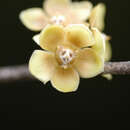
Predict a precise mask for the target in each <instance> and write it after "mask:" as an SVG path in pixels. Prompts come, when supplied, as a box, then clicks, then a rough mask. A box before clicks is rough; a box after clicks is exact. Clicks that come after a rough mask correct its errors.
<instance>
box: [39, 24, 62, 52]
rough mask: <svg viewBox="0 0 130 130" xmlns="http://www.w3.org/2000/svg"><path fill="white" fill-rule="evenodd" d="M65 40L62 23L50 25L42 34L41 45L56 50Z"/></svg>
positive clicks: (46, 48)
mask: <svg viewBox="0 0 130 130" xmlns="http://www.w3.org/2000/svg"><path fill="white" fill-rule="evenodd" d="M63 40H64V29H63V27H62V26H60V25H48V26H47V27H45V28H44V30H43V31H42V32H41V34H40V46H41V47H42V48H43V49H45V50H49V51H55V49H56V47H57V45H58V44H60V43H61V42H63Z"/></svg>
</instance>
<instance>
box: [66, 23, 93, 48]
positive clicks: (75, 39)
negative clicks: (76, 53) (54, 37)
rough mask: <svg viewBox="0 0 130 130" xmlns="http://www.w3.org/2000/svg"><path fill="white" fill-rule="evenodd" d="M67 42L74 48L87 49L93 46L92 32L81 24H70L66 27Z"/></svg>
mask: <svg viewBox="0 0 130 130" xmlns="http://www.w3.org/2000/svg"><path fill="white" fill-rule="evenodd" d="M65 31H66V37H67V40H68V41H69V42H70V43H71V44H73V45H75V46H76V47H79V48H82V47H88V46H91V45H93V44H94V39H93V35H92V32H91V31H90V30H89V28H88V27H87V26H85V25H83V24H71V25H69V26H67V27H66V29H65Z"/></svg>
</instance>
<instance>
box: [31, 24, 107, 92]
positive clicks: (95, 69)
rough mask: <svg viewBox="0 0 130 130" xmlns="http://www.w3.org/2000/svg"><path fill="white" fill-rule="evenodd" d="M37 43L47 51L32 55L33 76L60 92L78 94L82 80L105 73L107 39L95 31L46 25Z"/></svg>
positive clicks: (80, 26) (75, 25) (71, 26)
mask: <svg viewBox="0 0 130 130" xmlns="http://www.w3.org/2000/svg"><path fill="white" fill-rule="evenodd" d="M34 40H35V41H36V42H37V44H38V45H40V47H41V48H42V49H44V50H35V51H34V52H33V54H32V56H31V58H30V61H29V70H30V72H31V73H32V75H34V76H35V77H36V78H37V79H39V80H40V81H42V82H43V83H47V82H48V81H51V84H52V86H53V87H54V88H55V89H57V90H59V91H61V92H73V91H76V90H77V88H78V86H79V82H80V77H81V78H92V77H94V76H97V75H98V74H100V73H102V72H103V70H104V55H105V45H104V38H103V36H102V34H101V33H100V31H98V29H96V28H92V30H90V29H89V28H88V27H86V26H85V25H83V24H78V25H77V24H70V25H68V26H66V27H64V26H62V25H47V26H46V27H45V28H44V29H43V30H42V32H41V33H40V36H39V35H37V36H36V38H34Z"/></svg>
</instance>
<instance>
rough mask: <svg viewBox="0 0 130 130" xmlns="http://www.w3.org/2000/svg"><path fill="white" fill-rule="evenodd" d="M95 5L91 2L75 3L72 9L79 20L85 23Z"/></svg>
mask: <svg viewBox="0 0 130 130" xmlns="http://www.w3.org/2000/svg"><path fill="white" fill-rule="evenodd" d="M92 7H93V5H92V3H91V2H89V1H81V2H73V3H72V4H71V8H72V10H73V11H74V13H75V14H76V15H77V18H78V19H80V20H82V21H84V20H87V19H88V17H89V16H90V13H91V9H92Z"/></svg>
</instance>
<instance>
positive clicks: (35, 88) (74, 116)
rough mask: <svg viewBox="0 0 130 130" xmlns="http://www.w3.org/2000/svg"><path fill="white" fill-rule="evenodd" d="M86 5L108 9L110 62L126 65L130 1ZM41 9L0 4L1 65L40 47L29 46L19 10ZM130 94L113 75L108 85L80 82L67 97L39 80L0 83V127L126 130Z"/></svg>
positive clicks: (32, 0)
mask: <svg viewBox="0 0 130 130" xmlns="http://www.w3.org/2000/svg"><path fill="white" fill-rule="evenodd" d="M91 1H92V2H93V3H94V5H95V4H97V3H99V2H104V3H105V4H106V6H107V17H106V29H105V32H106V33H107V34H109V35H111V36H112V41H111V43H112V48H113V57H112V61H127V60H130V1H129V0H123V1H122V0H91ZM41 5H42V0H1V1H0V33H1V34H0V59H1V60H0V66H6V65H15V64H23V63H27V62H28V60H29V58H30V56H31V54H32V52H33V50H35V49H37V48H39V47H38V46H37V45H36V44H35V43H34V42H33V41H32V36H33V35H34V34H36V33H34V32H31V31H29V30H28V29H26V28H25V27H24V26H23V25H22V24H21V22H20V20H19V18H18V15H19V13H20V11H21V10H23V9H26V8H30V7H41ZM129 93H130V76H114V78H113V80H112V81H107V80H106V79H104V78H102V77H100V76H98V77H96V78H93V79H89V80H87V79H81V83H80V86H79V89H78V91H77V92H75V93H68V94H62V93H59V92H58V91H56V90H55V89H53V88H52V87H51V84H50V83H48V84H47V85H46V86H44V85H43V84H42V83H41V82H39V81H28V82H24V81H21V82H18V83H12V84H0V119H1V122H0V127H2V126H4V128H6V127H8V128H13V129H14V128H17V129H18V130H19V129H24V128H28V129H32V128H35V129H38V128H44V127H52V128H55V127H59V128H70V127H80V128H82V127H84V126H85V127H86V128H88V129H89V130H92V129H93V128H94V127H96V129H97V128H100V129H101V128H103V129H104V130H106V129H109V130H110V129H111V128H115V129H116V128H120V129H122V128H128V127H129V117H130V114H129V112H130V106H129V105H130V94H129ZM90 121H92V123H90ZM94 121H96V122H95V123H96V124H95V123H94ZM108 121H111V122H112V124H113V127H112V126H111V125H110V124H108ZM104 124H105V126H104Z"/></svg>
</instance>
